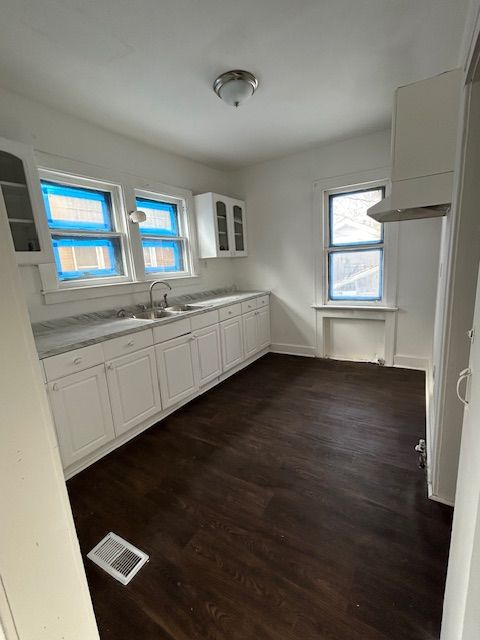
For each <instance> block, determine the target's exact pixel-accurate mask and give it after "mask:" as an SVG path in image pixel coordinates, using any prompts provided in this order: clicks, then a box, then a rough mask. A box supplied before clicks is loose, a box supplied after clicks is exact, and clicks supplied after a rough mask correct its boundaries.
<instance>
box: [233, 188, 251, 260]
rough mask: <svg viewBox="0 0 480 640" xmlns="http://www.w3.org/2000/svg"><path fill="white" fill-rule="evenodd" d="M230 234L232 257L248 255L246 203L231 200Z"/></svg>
mask: <svg viewBox="0 0 480 640" xmlns="http://www.w3.org/2000/svg"><path fill="white" fill-rule="evenodd" d="M229 213H230V229H231V231H230V233H231V238H232V244H233V246H232V250H233V252H232V255H234V256H235V257H242V256H246V255H248V253H247V229H246V222H245V203H244V202H242V201H241V200H233V199H231V200H230V207H229Z"/></svg>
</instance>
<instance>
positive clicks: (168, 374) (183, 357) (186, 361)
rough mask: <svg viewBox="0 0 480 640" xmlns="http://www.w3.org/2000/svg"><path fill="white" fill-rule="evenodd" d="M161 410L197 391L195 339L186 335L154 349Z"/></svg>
mask: <svg viewBox="0 0 480 640" xmlns="http://www.w3.org/2000/svg"><path fill="white" fill-rule="evenodd" d="M155 351H156V355H157V368H158V378H159V382H160V391H161V395H162V404H163V408H164V409H167V408H168V407H172V406H173V405H175V404H177V403H178V402H181V401H182V400H184V399H185V398H188V397H189V396H191V395H193V394H194V393H195V392H196V391H197V389H198V358H197V353H196V346H195V338H194V337H193V336H192V335H191V334H188V335H186V336H181V337H180V338H175V339H174V340H168V341H167V342H164V343H163V344H159V345H157V346H156V347H155Z"/></svg>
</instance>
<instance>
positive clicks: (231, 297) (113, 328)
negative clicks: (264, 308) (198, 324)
mask: <svg viewBox="0 0 480 640" xmlns="http://www.w3.org/2000/svg"><path fill="white" fill-rule="evenodd" d="M212 293H213V295H210V296H208V295H207V296H206V295H205V294H193V295H189V296H182V297H181V298H176V299H175V300H172V302H171V304H189V305H191V306H195V307H197V308H196V309H194V310H193V311H185V312H183V313H179V314H177V315H172V316H168V317H166V318H158V319H155V320H143V319H139V318H128V317H127V318H118V317H116V310H109V311H105V312H100V313H89V314H84V315H81V316H71V317H68V318H60V319H58V320H51V321H48V322H41V323H36V324H34V325H32V328H33V334H34V338H35V344H36V347H37V351H38V357H39V358H40V359H41V360H42V359H44V358H49V357H51V356H56V355H59V354H60V353H65V352H66V351H72V350H73V349H80V348H81V347H87V346H89V345H92V344H97V343H99V342H104V341H105V340H110V339H111V338H117V337H118V336H122V335H126V334H129V333H135V332H137V331H143V330H145V329H149V328H151V327H155V326H159V325H164V324H168V323H170V322H177V320H180V319H181V318H191V317H192V316H196V315H199V314H201V313H206V312H208V311H211V310H212V309H220V308H221V307H226V306H228V305H230V304H235V303H238V302H244V301H245V300H250V299H251V298H256V297H258V296H261V295H268V294H269V293H270V292H269V291H223V292H219V293H215V292H212ZM125 310H126V311H127V313H128V312H129V311H134V310H133V309H131V310H130V309H128V308H126V309H125Z"/></svg>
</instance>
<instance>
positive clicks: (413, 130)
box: [368, 69, 463, 222]
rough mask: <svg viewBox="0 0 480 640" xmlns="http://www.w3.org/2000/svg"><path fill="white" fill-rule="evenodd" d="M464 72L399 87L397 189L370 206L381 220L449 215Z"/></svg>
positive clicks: (395, 157) (394, 141)
mask: <svg viewBox="0 0 480 640" xmlns="http://www.w3.org/2000/svg"><path fill="white" fill-rule="evenodd" d="M462 82H463V74H462V71H461V70H460V69H454V70H453V71H448V72H446V73H442V74H440V75H438V76H434V77H433V78H427V79H426V80H421V81H419V82H414V83H413V84H409V85H407V86H404V87H400V88H398V89H397V91H396V93H395V106H394V111H393V124H392V186H391V193H390V194H389V195H387V197H386V198H385V199H384V200H382V201H381V202H378V203H377V204H375V205H374V206H373V207H370V209H369V210H368V215H369V216H371V217H372V218H374V219H375V220H377V221H378V222H396V221H400V220H415V219H419V218H431V217H436V216H442V215H445V214H446V213H447V211H448V208H449V205H450V203H451V201H452V190H453V176H454V166H455V154H456V148H457V139H458V134H459V127H458V123H459V115H460V102H461V95H462Z"/></svg>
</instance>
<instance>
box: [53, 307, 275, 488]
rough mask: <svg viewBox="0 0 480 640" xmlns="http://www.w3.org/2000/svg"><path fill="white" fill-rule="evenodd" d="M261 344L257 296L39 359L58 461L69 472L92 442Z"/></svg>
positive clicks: (263, 332)
mask: <svg viewBox="0 0 480 640" xmlns="http://www.w3.org/2000/svg"><path fill="white" fill-rule="evenodd" d="M252 307H253V309H252V310H250V309H251V308H252ZM242 311H243V314H242ZM224 318H225V319H224ZM219 320H220V322H219ZM205 325H207V326H205ZM190 331H193V332H192V333H191V332H190ZM154 342H157V343H158V344H156V345H155V346H153V343H154ZM269 344H270V314H269V305H268V297H266V296H263V297H261V298H258V300H257V299H252V300H251V301H250V302H248V301H247V303H244V304H243V305H241V304H239V303H238V304H233V305H229V306H227V307H222V308H221V309H220V310H219V311H216V310H215V311H208V312H206V313H205V314H201V315H198V316H196V317H195V318H193V317H192V318H191V320H190V319H188V318H181V319H179V320H178V321H176V322H174V323H168V324H165V325H161V326H156V327H154V329H153V332H152V331H151V330H145V331H143V332H138V333H135V334H132V335H127V336H122V337H120V338H113V339H112V340H109V341H108V342H106V343H104V344H103V345H100V344H98V345H92V346H89V347H84V348H82V349H77V350H74V351H70V352H67V353H64V354H61V355H58V356H53V357H51V358H48V359H46V360H45V361H44V372H45V374H46V379H47V380H48V383H47V386H48V391H49V396H50V402H51V407H52V412H53V416H54V420H55V425H56V429H57V434H58V441H59V447H60V453H61V456H62V462H63V466H64V468H65V469H67V472H68V474H69V475H71V473H72V471H73V472H75V471H76V470H78V469H80V468H84V466H86V462H87V461H88V460H89V459H90V460H92V459H95V456H93V455H92V454H94V453H95V452H96V451H97V450H100V449H102V447H105V445H108V444H109V443H110V442H111V441H113V440H115V438H120V436H122V435H123V434H127V432H128V431H130V430H131V429H133V428H134V427H136V426H137V425H141V424H142V423H144V424H146V425H149V424H153V423H154V422H155V421H156V420H158V419H160V418H161V417H162V409H163V410H164V411H165V410H166V409H169V408H170V407H174V406H175V405H178V404H179V403H181V402H184V401H186V400H188V399H189V398H191V397H192V396H194V395H196V394H197V393H198V391H199V390H200V389H202V388H203V387H205V386H206V385H208V384H210V383H212V382H214V381H215V380H216V379H219V378H220V376H221V375H222V373H223V372H226V371H229V370H230V369H234V368H235V367H237V366H238V365H241V364H242V363H243V362H244V361H245V360H247V359H248V358H251V357H253V356H255V355H256V354H257V353H259V352H260V351H262V350H263V349H265V348H266V347H268V345H269ZM121 354H125V355H121ZM75 369H77V370H76V371H75ZM72 370H73V371H75V372H72ZM127 437H128V436H127ZM124 440H125V438H123V439H122V441H124ZM109 448H111V447H105V449H106V450H107V449H109ZM97 457H98V454H97Z"/></svg>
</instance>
